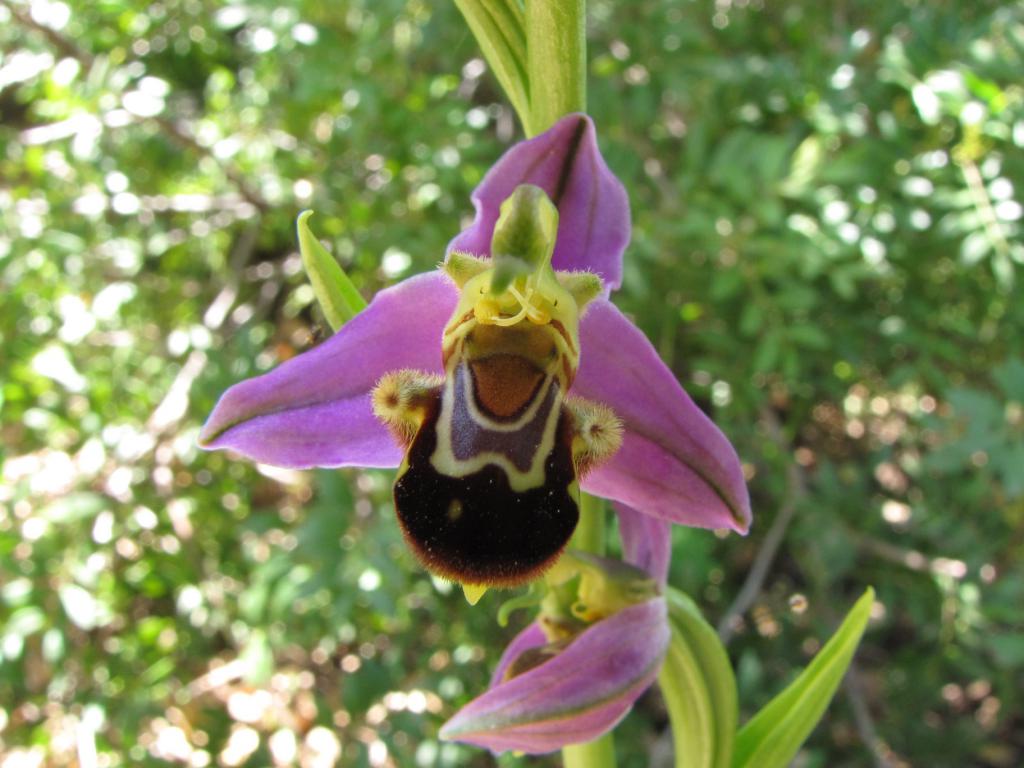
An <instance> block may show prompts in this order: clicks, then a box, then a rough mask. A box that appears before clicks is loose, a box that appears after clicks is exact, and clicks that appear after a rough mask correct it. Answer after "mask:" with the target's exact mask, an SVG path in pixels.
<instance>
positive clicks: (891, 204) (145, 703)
mask: <svg viewBox="0 0 1024 768" xmlns="http://www.w3.org/2000/svg"><path fill="white" fill-rule="evenodd" d="M590 12H591V14H590V15H591V25H590V26H591V29H590V53H589V59H590V61H589V65H590V74H591V79H590V87H589V101H590V110H591V112H592V113H593V115H594V117H595V120H596V121H597V124H598V127H599V132H600V138H601V142H602V148H603V150H604V152H605V155H606V158H607V160H608V162H609V164H610V165H611V167H612V168H613V169H614V170H615V171H616V172H617V173H618V174H619V175H620V176H621V178H622V179H623V181H624V182H625V184H626V186H627V188H628V189H629V192H630V196H631V201H632V207H633V214H634V239H633V244H632V245H631V247H630V249H629V251H628V254H627V276H626V281H625V287H624V289H623V291H622V292H621V293H620V294H619V295H618V298H617V301H618V302H619V304H620V306H622V307H623V308H624V309H625V310H626V311H628V312H630V313H631V314H632V315H633V316H634V317H635V318H636V319H637V321H638V322H639V323H640V325H641V327H643V328H644V329H645V330H646V332H647V333H648V335H649V336H650V337H651V338H652V340H653V341H654V342H655V344H656V345H657V347H658V348H659V350H660V351H661V353H662V354H663V356H664V357H665V359H666V360H668V361H669V363H670V364H671V365H672V366H673V368H674V369H675V370H676V371H677V373H678V375H679V376H680V378H681V380H682V381H683V382H684V383H685V384H686V385H687V387H688V389H689V390H690V391H691V393H692V394H693V395H694V397H695V398H696V399H697V400H698V402H700V403H701V404H702V405H703V406H704V407H705V408H706V409H707V410H709V412H711V413H712V414H713V416H714V418H715V419H716V421H717V422H718V423H719V424H720V425H721V426H722V428H723V429H724V431H725V432H726V433H727V434H728V435H729V436H730V438H731V439H733V440H734V442H735V443H736V444H737V446H738V449H739V451H740V454H741V456H742V457H743V458H744V461H745V462H746V464H747V466H748V468H749V474H750V477H751V482H750V485H751V490H752V495H753V498H754V509H755V515H756V518H755V527H754V531H753V533H752V534H751V535H750V537H748V538H746V539H740V538H737V537H725V538H722V537H718V536H715V535H713V534H711V533H709V532H706V531H697V530H683V529H679V530H676V531H675V532H674V543H675V560H674V563H673V570H672V580H673V582H674V583H675V584H676V585H677V586H679V587H680V588H682V589H684V590H685V591H686V592H688V593H689V594H691V595H693V596H694V598H695V599H696V601H697V602H698V603H699V604H700V605H701V606H702V608H703V609H704V610H705V612H706V613H707V615H708V616H709V617H710V618H711V619H712V620H717V619H719V618H721V617H726V616H730V615H731V614H729V612H728V607H729V605H730V603H731V601H732V599H733V598H734V597H735V596H736V594H737V593H738V592H739V590H740V587H741V585H742V583H743V580H744V578H745V577H746V575H747V572H748V570H749V569H750V566H751V563H752V562H753V561H754V558H755V557H756V556H757V555H758V553H759V552H762V551H763V550H762V547H763V545H764V542H765V536H766V533H767V532H768V530H769V528H770V527H771V526H772V524H773V522H774V521H776V520H778V519H779V516H780V515H783V514H784V512H785V510H787V509H789V510H792V511H794V512H795V514H794V515H793V520H792V523H791V524H790V525H789V526H788V529H787V530H786V531H785V537H784V540H783V545H782V547H781V549H780V551H779V553H778V556H777V557H776V558H775V560H774V564H773V567H772V568H771V570H770V571H769V575H768V578H767V580H766V582H765V584H764V588H763V589H762V590H761V591H760V592H759V594H758V595H757V597H756V600H755V601H754V603H753V606H752V607H751V609H750V610H748V611H745V612H744V613H743V615H742V616H741V617H739V618H737V619H735V620H732V621H729V622H727V623H728V626H729V628H730V631H731V632H732V633H733V636H732V640H731V644H730V652H731V654H732V658H733V661H734V663H735V664H736V667H737V673H738V680H739V685H740V700H741V702H742V706H743V712H742V713H741V720H742V719H745V718H746V717H749V715H750V713H751V712H753V711H755V710H756V708H757V707H759V706H760V705H762V704H763V703H764V702H766V701H767V700H768V699H769V698H770V696H771V695H772V694H773V693H774V692H775V691H778V690H779V689H781V687H782V685H783V683H784V682H786V681H788V680H789V679H790V678H791V677H792V676H793V674H794V672H795V670H797V669H799V668H800V667H802V666H804V665H805V664H806V661H807V659H808V658H809V657H810V656H811V655H812V654H813V652H814V651H815V650H816V649H817V647H818V644H819V642H820V640H821V639H822V638H824V637H826V636H827V635H828V634H829V632H830V630H831V629H832V628H834V626H835V625H836V623H837V622H838V618H839V616H840V615H841V614H842V612H843V611H844V610H845V607H846V606H847V605H849V604H850V602H851V600H852V597H853V596H855V595H857V594H859V593H860V592H861V591H862V590H863V587H864V586H865V585H867V584H873V585H874V586H875V588H876V590H877V594H878V597H877V603H876V605H875V608H874V611H873V617H874V618H873V622H872V625H871V627H870V628H869V630H868V634H867V636H866V638H865V643H864V645H863V647H862V649H861V651H860V653H859V655H858V661H857V674H856V680H855V681H854V684H853V686H852V687H851V689H850V695H849V696H847V697H845V698H843V697H840V698H839V699H837V701H836V702H835V704H834V705H833V707H832V709H831V710H830V713H829V715H828V716H827V719H826V720H825V722H824V723H823V725H822V726H820V727H819V728H818V730H817V731H816V732H815V734H814V735H813V736H812V738H811V740H810V741H809V742H808V744H807V745H806V746H805V749H804V750H803V752H802V754H801V758H800V760H799V764H800V765H805V766H826V765H827V766H862V765H901V764H913V765H927V766H963V765H979V766H994V767H996V768H1001V767H1002V766H1014V765H1019V764H1021V762H1022V761H1024V736H1022V734H1024V702H1022V701H1021V699H1022V693H1021V692H1022V691H1024V619H1022V617H1021V610H1020V608H1021V606H1022V605H1024V565H1022V563H1024V533H1022V532H1024V301H1021V295H1020V294H1021V290H1020V287H1019V285H1020V279H1021V264H1022V263H1024V246H1022V241H1021V218H1022V206H1021V192H1020V190H1021V189H1022V187H1024V152H1022V151H1021V149H1022V147H1024V88H1022V86H1021V83H1020V73H1021V72H1022V71H1024V5H1022V4H1021V3H1019V2H1014V3H1006V2H994V1H992V0H976V1H975V2H971V3H957V2H945V3H924V2H919V1H918V0H900V1H897V2H892V3H882V4H878V3H866V2H850V3H843V4H835V3H813V2H806V1H805V2H793V3H785V4H781V3H780V4H770V3H765V2H763V0H736V1H735V2H719V3H715V4H710V3H696V2H689V3H675V2H670V1H669V0H638V1H637V2H630V3H626V2H620V3H611V2H607V0H594V1H593V2H592V3H591V9H590ZM0 50H2V54H0V290H2V293H3V300H2V303H0V371H2V381H0V386H2V389H0V409H2V410H0V414H2V420H3V421H2V437H3V439H2V441H0V461H2V462H3V463H2V473H3V474H2V483H0V654H2V657H0V755H7V757H6V758H2V757H0V760H7V759H10V760H21V759H24V760H26V761H27V762H25V763H21V762H12V763H11V765H12V766H13V765H22V764H26V765H40V764H46V765H100V766H113V765H156V764H166V763H177V764H185V765H192V766H197V768H201V767H202V766H204V765H207V764H212V763H214V762H216V763H217V764H218V765H226V766H229V765H242V764H245V765H253V766H255V765H268V764H272V763H273V764H282V765H287V764H292V763H293V762H294V763H295V764H301V765H309V766H312V765H334V764H338V765H343V766H368V765H373V766H381V765H398V766H412V765H422V766H430V765H442V766H463V765H465V766H486V765H492V764H493V763H494V760H493V759H492V758H491V757H490V756H488V755H486V754H483V753H481V752H479V751H476V750H472V749H469V748H465V747H461V746H457V745H451V744H440V743H438V742H437V741H436V732H437V728H438V726H439V724H440V723H441V722H443V720H444V718H445V717H447V716H448V715H449V714H451V713H452V712H453V711H454V709H455V707H457V706H458V705H460V704H461V703H463V702H465V701H466V700H468V698H469V697H471V696H472V695H473V694H474V692H476V691H479V690H481V689H482V688H483V687H484V686H485V685H486V682H487V680H488V675H489V671H490V669H491V667H492V666H493V663H494V662H495V661H496V659H497V658H498V655H499V653H500V651H501V648H502V647H503V644H504V642H505V641H506V640H507V638H508V637H510V636H511V635H510V632H511V629H510V630H502V629H500V628H499V627H497V625H496V624H495V622H494V620H493V616H494V613H495V610H496V606H497V604H498V603H499V602H500V599H501V598H500V596H495V595H489V596H488V597H486V598H485V599H484V601H483V602H482V603H481V605H480V606H478V608H476V609H470V608H469V607H468V606H467V605H466V603H465V601H464V600H463V598H462V596H461V595H460V594H459V593H458V592H457V591H456V592H453V591H452V590H450V589H449V588H448V587H446V586H445V585H442V584H439V583H435V582H432V581H431V580H430V579H429V578H428V577H426V576H425V575H424V574H423V573H422V571H420V570H419V569H418V568H417V567H416V566H415V564H414V563H413V561H412V559H411V557H410V556H409V555H408V553H407V552H406V550H405V548H404V546H403V545H402V542H401V537H400V535H399V533H398V530H397V527H396V526H395V525H394V523H393V520H392V514H391V510H390V498H389V497H390V494H389V486H390V476H389V474H388V473H381V472H360V471H338V472H328V471H320V472H309V473H295V472H284V471H280V470H274V469H271V468H265V467H254V466H252V465H250V464H248V463H245V462H242V461H236V460H233V459H232V458H231V457H230V456H228V455H224V454H219V453H216V454H205V453H201V452H199V451H198V450H197V449H196V447H195V437H196V433H197V430H198V427H199V424H200V423H201V422H202V420H203V419H204V418H205V415H206V414H207V413H208V412H209V410H210V409H211V407H212V406H213V404H214V402H215V401H216V398H217V396H218V395H219V393H220V392H222V391H223V390H224V389H225V388H226V387H227V386H229V385H230V384H231V383H234V382H236V381H238V380H240V379H242V378H244V377H247V376H251V375H254V374H257V373H259V372H261V371H265V370H267V369H269V368H271V367H272V366H273V365H275V364H276V362H278V361H279V360H282V359H285V358H287V357H289V356H292V355H294V354H297V353H298V352H300V351H302V350H303V349H305V348H308V347H309V346H310V345H311V344H313V343H315V341H316V340H317V339H319V338H322V337H323V336H324V335H325V334H326V333H327V332H328V331H327V330H326V326H325V324H324V323H323V321H322V318H320V317H319V316H318V315H317V313H316V311H315V310H314V309H313V306H312V304H313V293H312V290H311V289H310V288H309V286H308V285H306V284H305V283H304V279H303V277H302V275H301V262H300V260H299V256H298V254H297V251H296V244H295V240H294V221H295V216H296V214H297V213H298V211H299V210H301V209H303V208H314V209H316V210H317V212H318V216H317V220H316V226H317V232H318V233H319V234H321V235H322V236H324V237H325V241H326V243H327V244H328V246H329V247H330V250H331V251H332V253H334V254H335V255H336V256H337V258H338V259H339V260H340V262H341V263H342V265H343V266H344V267H345V269H346V270H347V271H348V273H349V275H350V276H351V277H352V278H353V280H354V281H355V284H356V285H357V287H358V288H359V289H360V290H361V291H362V292H363V294H364V295H365V296H370V295H372V294H373V293H374V292H375V291H376V290H378V289H379V288H381V287H382V286H384V285H387V284H389V283H392V282H394V281H395V280H397V279H400V278H402V277H404V276H407V275H410V274H413V273H415V272H419V271H423V270H427V269H431V268H432V267H433V266H434V265H435V264H436V263H437V261H438V260H439V259H440V258H441V257H442V255H443V252H444V246H445V243H446V242H447V241H448V239H449V238H450V237H451V236H452V235H454V234H455V232H456V231H458V228H459V226H460V222H463V221H465V219H466V218H467V217H468V216H469V215H470V214H471V208H470V205H469V202H468V196H469V193H470V191H471V190H472V188H473V186H474V185H475V184H476V183H477V182H478V181H479V179H480V178H481V176H482V174H483V173H484V172H485V171H486V169H487V167H488V166H489V164H490V163H491V162H493V161H494V160H495V159H496V158H497V157H498V156H499V154H500V152H501V151H502V149H503V148H504V147H506V146H507V145H508V144H509V143H510V142H511V141H513V140H514V139H515V138H516V128H515V124H514V120H513V116H512V114H511V112H510V110H509V109H508V107H507V105H505V104H503V103H502V102H501V99H500V95H499V92H498V89H497V87H496V85H495V83H494V81H493V80H492V78H491V76H490V74H489V73H487V72H486V71H485V68H484V67H483V65H482V62H481V60H480V59H479V54H478V52H477V51H476V50H475V48H474V44H473V40H472V37H471V36H470V35H469V33H468V32H467V31H466V28H465V26H464V24H463V23H462V20H461V19H460V18H459V16H458V14H457V12H456V11H455V10H454V7H452V6H450V5H449V4H447V3H425V2H422V0H407V1H403V2H398V1H397V0H376V2H368V0H348V1H345V0H338V1H337V2H333V3H329V4H328V3H320V2H313V1H312V0H298V1H297V2H295V3H291V4H287V5H283V6H282V5H279V4H277V3H269V2H263V1H261V0H242V1H240V2H235V3H232V4H230V5H222V4H214V3H207V2H201V1H200V0H165V1H164V2H160V3H149V2H141V0H103V1H102V2H83V1H81V0H75V2H62V1H61V0H40V1H39V2H32V3H31V4H29V3H27V2H18V0H0ZM516 619H518V620H519V622H520V624H521V622H522V621H524V620H525V617H522V616H517V617H516ZM512 629H515V627H513V628H512ZM618 744H619V752H620V756H621V757H622V761H623V764H624V765H629V766H646V765H662V764H664V756H665V755H666V754H667V753H668V752H669V750H670V744H669V743H668V736H667V729H666V720H665V713H664V707H663V705H662V703H661V702H660V700H659V699H658V696H657V694H656V693H650V694H648V695H647V696H646V697H645V698H644V699H642V700H641V702H640V704H639V705H638V707H637V708H636V711H635V712H634V713H633V714H632V715H631V716H630V717H629V718H627V720H626V721H625V722H624V724H623V726H622V728H621V729H620V731H619V736H618ZM94 753H95V754H96V758H95V759H93V758H92V757H91V756H92V755H93V754H94ZM90 760H92V762H89V761H90ZM318 761H319V762H318ZM659 761H661V762H659ZM498 762H499V763H501V764H502V765H513V764H519V763H523V764H531V765H533V764H536V765H549V764H552V761H551V760H549V759H538V760H519V759H515V758H503V759H501V760H500V761H498ZM3 765H5V766H6V765H8V763H7V762H3Z"/></svg>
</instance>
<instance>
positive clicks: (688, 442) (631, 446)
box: [573, 299, 750, 533]
mask: <svg viewBox="0 0 1024 768" xmlns="http://www.w3.org/2000/svg"><path fill="white" fill-rule="evenodd" d="M580 349H581V355H582V356H581V359H580V368H579V372H578V373H577V375H576V381H575V384H574V385H573V393H574V394H578V395H582V396H583V397H586V398H589V399H591V400H596V401H597V402H600V403H604V404H605V405H607V406H609V407H610V408H611V409H612V410H614V411H615V414H616V415H617V416H618V417H619V418H620V419H622V422H623V426H624V427H625V429H624V432H623V440H622V447H621V448H620V449H619V450H618V452H617V453H616V454H615V455H614V456H613V457H612V458H611V459H610V460H609V461H608V462H607V463H605V464H602V465H601V466H599V467H598V468H597V469H595V470H593V471H592V472H591V473H590V474H588V475H587V476H586V477H584V478H583V481H582V483H581V487H582V488H583V490H585V491H587V492H588V493H593V494H595V495H597V496H603V497H605V498H608V499H613V500H615V501H619V502H622V503H624V504H628V505H629V506H631V507H633V508H634V509H636V510H638V511H640V512H643V513H645V514H648V515H654V516H655V517H660V518H662V519H664V520H669V521H671V522H673V523H679V524H681V525H693V526H698V527H703V528H732V529H733V530H735V531H739V532H740V533H746V531H747V528H748V527H749V526H750V498H749V495H748V493H747V484H746V481H745V480H744V478H743V468H742V466H741V465H740V460H739V457H738V456H737V455H736V450H735V449H734V448H733V447H732V445H731V444H730V443H729V441H728V440H727V439H726V437H725V435H723V434H722V433H721V431H719V429H718V427H716V426H715V425H714V424H713V423H712V422H711V420H710V419H709V418H708V417H707V416H705V415H704V413H703V412H702V411H701V410H700V409H699V408H698V407H697V406H696V405H695V404H694V402H693V401H692V400H691V399H690V397H689V395H687V394H686V392H685V391H684V390H683V388H682V387H681V386H679V382H678V381H676V377H675V376H674V375H673V374H672V372H671V371H670V370H669V369H668V366H666V365H665V363H663V362H662V361H661V358H660V357H658V353H657V352H656V351H655V350H654V347H653V346H651V343H650V342H649V341H648V340H647V337H645V336H644V335H643V333H642V332H641V331H640V329H638V328H637V327H636V326H635V325H633V323H631V322H630V321H629V320H628V319H626V317H625V316H624V315H623V314H622V313H621V312H620V311H619V310H618V309H616V308H615V306H614V305H612V304H611V303H610V302H608V301H607V300H604V299H596V300H595V301H594V302H593V303H592V304H591V305H590V307H589V308H588V309H587V312H586V314H585V315H584V316H583V319H582V321H581V323H580Z"/></svg>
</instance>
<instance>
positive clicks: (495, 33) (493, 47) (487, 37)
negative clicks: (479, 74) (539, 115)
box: [455, 0, 530, 127]
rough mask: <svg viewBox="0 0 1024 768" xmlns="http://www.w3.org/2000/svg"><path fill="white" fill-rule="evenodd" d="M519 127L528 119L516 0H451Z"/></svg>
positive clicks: (520, 17)
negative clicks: (488, 66) (512, 110)
mask: <svg viewBox="0 0 1024 768" xmlns="http://www.w3.org/2000/svg"><path fill="white" fill-rule="evenodd" d="M455 5H456V7H457V8H458V9H459V11H460V12H461V13H462V16H463V17H464V18H465V19H466V23H467V24H468V25H469V29H470V31H471V32H472V33H473V37H475V38H476V42H477V45H479V46H480V50H481V51H482V52H483V54H484V58H485V59H487V63H488V65H490V67H491V70H492V71H493V72H494V76H495V77H496V78H497V80H498V84H499V85H500V86H501V88H502V90H504V91H505V96H507V97H508V100H509V102H510V103H511V104H512V108H513V109H515V111H516V114H518V115H519V120H520V122H521V123H522V124H523V126H524V127H525V126H527V125H528V123H529V119H530V97H529V94H530V90H529V81H528V78H527V65H526V32H525V22H524V18H523V9H522V7H521V6H520V5H519V2H518V0H455Z"/></svg>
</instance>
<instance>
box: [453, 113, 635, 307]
mask: <svg viewBox="0 0 1024 768" xmlns="http://www.w3.org/2000/svg"><path fill="white" fill-rule="evenodd" d="M520 184H535V185H536V186H538V187H541V188H542V189H543V190H544V191H545V192H547V193H548V195H549V196H550V197H551V199H552V200H553V201H554V203H555V205H556V206H558V214H559V221H558V239H557V240H556V242H555V253H554V257H553V259H552V264H553V265H554V267H555V269H561V270H569V271H578V270H588V271H590V272H595V273H597V274H598V275H600V276H601V278H602V279H603V280H604V282H605V285H606V286H607V287H608V288H609V289H613V288H618V287H619V285H621V284H622V252H623V251H624V250H625V249H626V245H627V244H628V243H629V226H630V225H629V198H628V197H627V196H626V190H625V188H624V187H623V186H622V184H621V183H620V182H619V180H618V179H617V178H615V175H614V174H613V173H612V172H611V171H610V170H608V166H607V165H605V162H604V158H603V157H601V153H600V151H599V150H598V148H597V135H596V132H595V130H594V123H593V122H592V121H591V120H590V118H589V117H587V116H586V115H582V114H575V115H568V116H566V117H563V118H562V119H561V120H559V121H558V122H557V123H555V124H554V125H553V126H552V127H551V128H550V129H548V130H547V131H545V132H544V133H542V134H541V135H540V136H537V137H535V138H532V139H530V140H529V141H521V142H519V143H518V144H516V145H515V146H514V147H512V148H511V149H509V150H508V151H507V152H506V153H505V154H504V155H502V157H501V159H500V160H498V162H497V163H495V165H494V167H492V168H491V170H490V171H488V172H487V175H486V176H484V180H483V181H482V182H481V183H480V186H478V187H477V188H476V189H475V190H474V191H473V198H472V199H473V205H474V207H475V208H476V218H475V219H474V220H473V223H472V225H470V227H469V228H468V229H466V230H464V231H463V232H461V233H460V234H458V235H456V237H455V239H454V240H452V241H451V243H449V245H448V250H449V251H461V252H463V253H472V254H475V255H477V256H484V255H487V256H489V255H490V253H491V236H492V235H493V234H494V224H495V222H497V220H498V213H499V209H500V207H501V204H502V202H503V201H504V200H505V199H506V198H507V197H508V196H509V195H511V194H512V190H514V189H515V188H516V187H517V186H519V185H520Z"/></svg>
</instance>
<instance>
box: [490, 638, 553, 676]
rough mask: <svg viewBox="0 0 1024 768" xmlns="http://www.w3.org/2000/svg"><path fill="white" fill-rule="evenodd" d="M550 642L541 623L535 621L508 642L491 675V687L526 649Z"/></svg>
mask: <svg viewBox="0 0 1024 768" xmlns="http://www.w3.org/2000/svg"><path fill="white" fill-rule="evenodd" d="M547 642H548V638H547V636H546V635H545V634H544V630H543V629H541V628H540V624H538V623H537V622H534V623H533V624H531V625H530V626H528V627H527V628H526V629H524V630H523V631H522V632H520V633H519V634H518V635H516V636H515V639H513V640H512V642H511V643H509V644H508V647H507V648H505V652H504V653H502V654H501V659H500V660H499V661H498V666H497V667H495V668H494V674H493V675H491V686H490V687H491V688H493V687H495V686H496V685H498V683H500V682H501V681H502V678H504V677H505V670H506V669H508V668H509V666H511V664H512V662H513V661H515V660H516V659H518V658H519V657H520V656H522V655H523V653H525V652H526V651H528V650H530V649H531V648H539V647H540V646H542V645H546V644H547Z"/></svg>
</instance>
